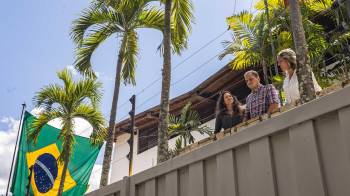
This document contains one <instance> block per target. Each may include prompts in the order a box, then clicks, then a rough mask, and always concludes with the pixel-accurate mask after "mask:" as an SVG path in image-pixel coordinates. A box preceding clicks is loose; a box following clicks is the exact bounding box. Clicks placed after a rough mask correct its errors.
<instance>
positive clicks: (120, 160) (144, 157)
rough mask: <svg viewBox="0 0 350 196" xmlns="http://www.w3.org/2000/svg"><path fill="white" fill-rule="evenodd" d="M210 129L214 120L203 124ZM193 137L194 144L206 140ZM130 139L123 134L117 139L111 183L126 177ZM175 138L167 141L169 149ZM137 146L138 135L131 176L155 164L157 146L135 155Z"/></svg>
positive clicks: (195, 135)
mask: <svg viewBox="0 0 350 196" xmlns="http://www.w3.org/2000/svg"><path fill="white" fill-rule="evenodd" d="M203 125H206V126H208V127H210V128H211V129H212V130H213V131H214V126H215V119H213V120H210V121H208V122H207V123H205V124H203ZM193 136H194V138H195V142H197V141H199V140H202V139H204V138H207V137H208V136H207V135H201V134H199V133H198V132H194V133H193ZM129 137H130V134H123V135H121V136H119V137H118V138H117V142H116V145H115V147H114V151H113V159H112V171H111V183H113V182H117V181H119V180H121V179H123V177H124V176H127V175H128V171H129V161H128V159H127V158H126V155H127V154H128V152H129V150H130V148H129V145H128V143H127V142H126V141H127V139H128V138H129ZM176 139H177V137H175V138H172V139H170V140H169V148H174V147H175V140H176ZM137 145H138V135H135V136H134V150H133V151H134V154H133V157H134V163H133V174H136V173H139V172H141V171H144V170H146V169H149V168H151V167H153V166H155V165H156V164H157V146H155V147H153V148H150V149H148V150H146V151H144V152H142V153H140V154H137Z"/></svg>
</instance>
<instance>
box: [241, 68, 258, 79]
mask: <svg viewBox="0 0 350 196" xmlns="http://www.w3.org/2000/svg"><path fill="white" fill-rule="evenodd" d="M249 74H253V76H255V77H256V78H260V77H259V74H258V72H256V71H254V70H249V71H247V72H245V73H244V77H246V76H247V75H249Z"/></svg>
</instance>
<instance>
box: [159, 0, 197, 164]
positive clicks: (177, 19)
mask: <svg viewBox="0 0 350 196" xmlns="http://www.w3.org/2000/svg"><path fill="white" fill-rule="evenodd" d="M161 1H162V2H164V1H165V14H164V31H163V47H164V50H163V69H162V90H161V98H160V112H159V126H158V150H157V162H158V163H160V162H163V161H165V160H167V159H168V158H169V156H168V134H167V133H168V120H169V94H170V81H171V45H170V43H171V41H173V42H174V43H176V44H177V45H178V47H175V48H174V52H176V53H178V54H179V53H180V51H181V50H182V49H184V48H186V46H187V37H188V35H189V32H190V31H191V22H192V19H193V14H192V12H193V6H192V2H191V1H190V0H161ZM171 24H173V27H172V25H171Z"/></svg>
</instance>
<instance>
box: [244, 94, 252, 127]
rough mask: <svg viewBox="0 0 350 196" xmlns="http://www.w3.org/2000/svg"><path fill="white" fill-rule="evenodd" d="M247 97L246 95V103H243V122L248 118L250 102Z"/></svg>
mask: <svg viewBox="0 0 350 196" xmlns="http://www.w3.org/2000/svg"><path fill="white" fill-rule="evenodd" d="M248 98H249V97H247V99H246V105H245V111H244V115H243V122H246V121H247V120H249V119H250V113H249V111H250V103H249V99H248Z"/></svg>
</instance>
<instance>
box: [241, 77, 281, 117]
mask: <svg viewBox="0 0 350 196" xmlns="http://www.w3.org/2000/svg"><path fill="white" fill-rule="evenodd" d="M273 103H277V104H278V105H280V100H279V98H278V93H277V90H276V89H275V87H274V86H273V85H272V84H268V85H265V86H264V85H260V86H259V87H258V90H257V91H252V92H251V93H250V94H249V95H248V97H247V99H246V104H247V105H246V111H245V114H244V119H245V120H249V119H251V118H255V117H258V116H261V115H263V114H265V113H267V112H268V109H269V106H270V105H271V104H273Z"/></svg>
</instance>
